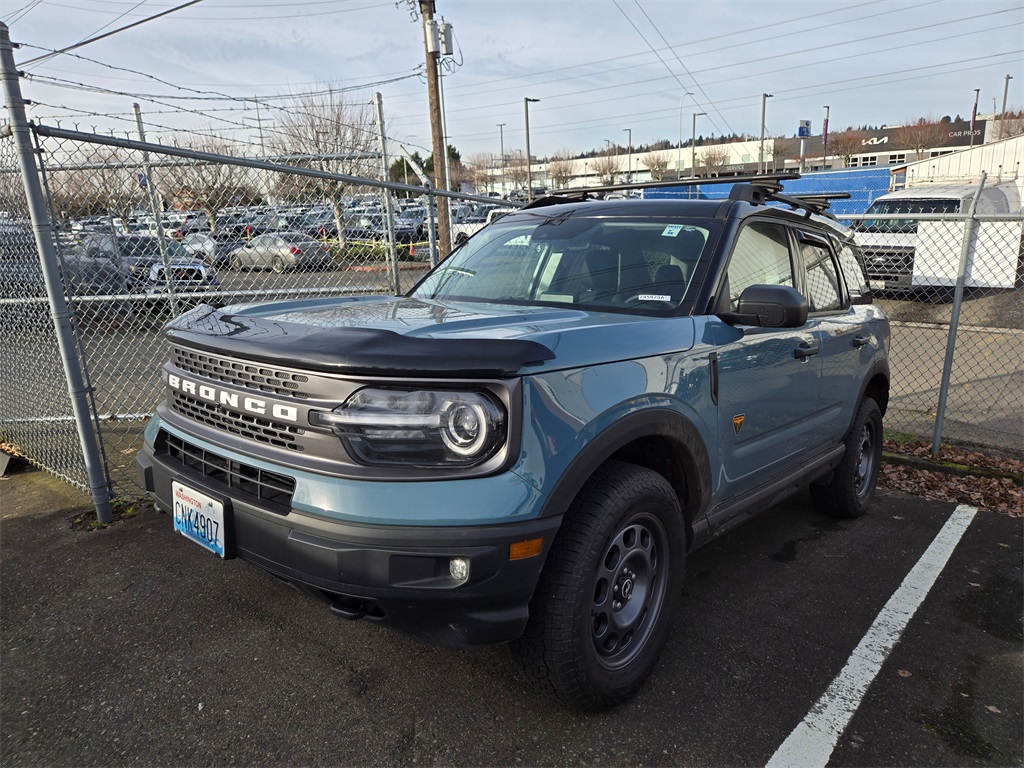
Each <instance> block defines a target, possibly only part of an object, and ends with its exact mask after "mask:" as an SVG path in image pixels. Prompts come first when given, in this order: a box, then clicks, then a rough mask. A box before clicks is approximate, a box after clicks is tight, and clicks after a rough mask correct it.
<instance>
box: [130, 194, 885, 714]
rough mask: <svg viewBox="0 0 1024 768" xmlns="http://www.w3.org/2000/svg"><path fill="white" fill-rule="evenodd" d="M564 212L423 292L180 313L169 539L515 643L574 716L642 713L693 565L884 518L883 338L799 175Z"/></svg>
mask: <svg viewBox="0 0 1024 768" xmlns="http://www.w3.org/2000/svg"><path fill="white" fill-rule="evenodd" d="M587 198H588V193H586V192H579V193H576V194H563V195H560V196H558V195H556V196H551V197H548V198H545V199H542V200H540V201H536V202H534V203H532V204H531V205H528V206H526V207H525V208H523V209H521V210H519V211H517V212H515V213H510V214H508V215H507V216H504V217H502V218H501V219H500V220H498V221H496V222H495V223H493V224H491V225H489V226H487V227H485V228H484V229H482V230H481V231H480V232H478V233H477V234H475V235H474V236H473V237H471V238H470V239H469V240H468V241H467V242H466V243H464V244H463V245H461V246H460V247H459V248H457V249H456V250H455V251H454V252H453V253H452V254H451V255H450V256H449V257H448V258H447V259H445V260H444V261H442V262H441V263H440V264H439V265H438V266H437V267H436V268H435V269H433V270H432V271H431V272H430V273H429V274H427V275H426V277H425V278H424V279H423V280H422V281H421V282H420V283H419V284H418V285H417V286H416V287H415V288H414V289H413V290H412V291H410V292H409V293H408V294H407V295H405V296H401V297H394V296H358V297H345V298H333V299H316V300H297V301H275V302H270V303H262V304H251V305H245V306H235V307H226V308H222V309H216V308H214V307H211V306H206V305H203V306H200V307H197V308H195V309H193V310H192V311H190V312H188V313H187V314H184V315H182V316H181V317H179V318H177V319H176V320H174V321H172V322H171V323H170V324H169V325H168V326H167V328H166V331H165V332H166V334H167V336H168V337H169V338H170V341H171V345H172V356H171V359H170V361H169V362H168V363H167V364H166V365H165V366H164V367H163V371H162V377H163V382H164V384H165V385H166V387H165V388H166V400H165V402H163V403H162V404H161V405H160V406H159V408H158V409H157V413H156V416H155V417H154V418H153V419H152V420H151V422H150V424H149V425H148V428H147V430H146V440H145V448H144V450H143V451H142V453H141V455H140V459H139V462H140V471H141V476H142V480H143V482H144V485H145V487H146V488H147V489H148V490H149V491H151V492H152V494H153V495H154V496H155V500H156V504H157V506H158V507H159V508H160V509H162V510H165V511H167V512H168V513H170V515H171V516H172V518H173V524H174V527H175V528H176V529H177V530H178V531H180V532H181V533H182V534H183V535H184V536H186V537H187V538H189V539H191V540H192V541H194V542H196V543H198V544H200V545H202V546H203V547H205V548H207V549H209V550H211V551H212V552H213V553H215V554H216V555H219V556H220V557H222V558H225V559H227V558H233V557H239V558H241V559H243V560H247V561H249V562H250V563H252V564H254V565H256V566H259V567H260V568H262V569H265V570H266V571H268V572H270V573H271V574H273V575H275V576H277V577H278V578H280V579H283V580H285V581H287V582H289V583H291V584H292V585H294V586H296V587H298V588H299V589H300V590H302V591H304V592H306V593H308V594H310V595H314V596H316V597H319V598H322V599H324V600H326V601H327V602H328V603H329V604H330V606H331V610H332V611H333V612H334V613H335V614H337V615H339V616H342V617H345V618H350V619H355V618H366V619H369V620H373V621H378V622H380V623H382V624H386V625H389V626H391V627H393V628H394V629H397V630H399V631H402V632H405V633H408V634H410V635H413V636H414V637H417V638H420V639H421V640H425V641H428V642H431V643H436V644H440V645H446V646H452V647H457V648H466V647H472V646H478V645H482V644H489V643H499V642H510V643H511V648H512V650H513V652H514V655H515V657H516V658H517V660H518V662H519V665H520V666H521V668H522V670H523V671H524V673H525V675H526V676H527V677H528V678H529V679H530V680H531V681H533V682H534V683H535V684H537V685H538V686H540V687H541V688H543V689H545V690H547V691H549V692H551V693H553V694H555V695H556V696H557V697H559V698H560V699H561V700H563V701H564V702H566V703H567V704H569V705H570V706H573V707H577V708H580V709H584V710H591V711H595V710H601V709H606V708H608V707H610V706H612V705H614V704H615V703H616V702H619V701H621V700H622V699H624V698H625V697H627V696H629V695H630V694H631V693H633V692H634V691H635V690H636V689H637V688H638V687H639V686H640V685H641V684H642V683H643V681H644V679H645V678H646V677H647V675H648V674H649V673H650V671H651V670H652V668H653V666H654V665H655V663H656V661H657V659H658V656H659V654H660V652H661V650H662V648H663V646H664V645H665V642H666V640H667V637H668V633H669V628H670V626H671V620H672V615H673V613H674V611H675V609H676V607H677V604H678V602H679V600H680V595H681V592H682V581H683V570H684V563H685V559H686V555H687V553H688V552H690V551H692V550H693V549H694V548H696V547H698V546H700V545H701V544H702V543H704V542H706V541H708V540H709V539H710V538H712V537H714V536H717V535H719V534H721V533H722V532H724V531H726V530H728V529H730V528H732V527H733V526H735V525H737V524H738V523H740V522H742V521H743V520H745V519H746V518H748V517H749V516H750V515H752V514H754V513H757V512H760V511H761V510H764V509H766V508H767V507H770V506H771V505H773V504H775V503H776V502H778V501H779V500H781V499H783V498H785V497H786V496H788V495H790V494H792V493H794V492H796V491H798V490H800V489H802V488H804V487H806V486H809V487H810V492H811V494H812V496H813V499H814V502H815V503H816V505H817V506H818V507H819V508H820V510H821V511H822V512H824V513H826V514H829V515H835V516H839V517H856V516H858V515H861V514H862V513H864V512H865V510H866V509H867V507H868V505H869V504H870V502H871V499H872V495H873V492H874V486H875V479H876V476H877V473H878V467H879V460H880V455H881V439H882V415H883V414H884V413H885V409H886V404H887V401H888V393H889V368H888V364H887V357H886V355H887V345H888V338H889V328H888V322H887V320H886V319H885V317H884V315H883V314H882V312H881V311H880V310H879V309H878V308H876V307H874V306H873V305H872V304H871V298H870V292H869V289H868V288H867V284H866V280H865V277H864V271H863V267H862V264H861V262H860V259H859V257H858V253H857V250H856V247H855V245H854V243H853V240H852V238H851V237H850V236H849V234H848V233H847V231H846V229H845V228H844V227H842V226H841V225H840V224H838V223H837V222H836V221H835V220H834V219H832V218H830V217H829V216H827V215H823V214H822V210H823V209H824V208H825V207H827V201H822V200H820V199H819V200H809V199H801V198H795V197H789V196H786V195H785V194H784V193H783V190H782V187H781V184H780V182H779V178H778V177H774V178H773V177H759V178H757V179H756V180H754V181H751V182H750V183H740V184H736V185H735V186H733V188H732V191H731V192H730V195H729V197H728V199H720V200H704V199H692V200H689V199H688V200H617V201H600V200H591V199H587Z"/></svg>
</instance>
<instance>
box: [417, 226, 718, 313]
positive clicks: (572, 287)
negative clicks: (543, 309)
mask: <svg viewBox="0 0 1024 768" xmlns="http://www.w3.org/2000/svg"><path fill="white" fill-rule="evenodd" d="M718 226H719V224H718V223H717V222H709V221H706V220H704V219H701V220H699V221H698V220H694V221H693V222H690V223H683V222H682V221H680V220H677V219H654V218H650V219H641V218H628V219H626V218H601V217H597V216H587V215H586V214H585V213H583V212H577V211H570V212H568V213H561V214H556V215H551V214H548V213H544V212H542V211H538V212H535V213H534V212H531V213H523V214H517V215H515V216H512V215H510V216H508V217H506V218H503V219H502V220H501V221H500V222H498V223H495V224H492V225H491V226H489V227H486V228H484V229H483V230H481V231H480V232H479V233H478V234H477V235H476V236H475V237H473V238H472V239H470V240H469V241H467V242H466V244H465V245H463V246H462V247H461V248H459V249H457V250H456V251H455V252H454V253H453V254H452V255H451V256H450V257H449V258H448V259H446V260H445V261H444V262H442V263H441V264H440V265H439V266H438V267H437V269H436V270H435V271H434V272H432V273H431V274H430V275H428V276H427V277H426V278H424V280H423V282H422V283H420V285H419V286H417V288H416V289H415V290H414V292H413V294H412V295H413V296H416V297H418V298H423V299H458V300H463V301H488V302H507V303H516V304H565V305H573V306H577V305H578V306H580V307H581V308H584V309H588V310H600V311H604V310H611V311H625V312H630V311H636V312H638V313H641V314H643V313H663V312H667V311H674V310H675V309H676V308H677V307H678V306H679V305H680V304H681V302H682V301H683V300H684V297H685V295H686V293H687V290H688V288H689V286H690V283H691V282H692V280H693V277H694V274H695V272H696V270H697V268H698V264H699V262H700V260H701V258H702V255H703V253H704V250H705V245H706V243H707V242H708V240H709V237H710V236H711V234H712V231H713V230H714V229H715V228H717V227H718Z"/></svg>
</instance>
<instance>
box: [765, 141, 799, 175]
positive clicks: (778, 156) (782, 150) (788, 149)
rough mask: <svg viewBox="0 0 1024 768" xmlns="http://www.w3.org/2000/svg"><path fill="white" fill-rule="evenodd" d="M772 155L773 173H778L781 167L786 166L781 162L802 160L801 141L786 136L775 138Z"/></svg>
mask: <svg viewBox="0 0 1024 768" xmlns="http://www.w3.org/2000/svg"><path fill="white" fill-rule="evenodd" d="M771 155H772V172H773V173H777V172H778V170H779V166H780V165H782V166H784V165H785V163H780V162H779V161H780V160H792V159H797V160H799V159H800V140H799V139H794V138H790V137H786V136H775V137H774V138H772V145H771Z"/></svg>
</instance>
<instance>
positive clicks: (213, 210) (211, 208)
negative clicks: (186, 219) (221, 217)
mask: <svg viewBox="0 0 1024 768" xmlns="http://www.w3.org/2000/svg"><path fill="white" fill-rule="evenodd" d="M185 146H187V147H188V148H189V149H194V150H196V151H197V152H208V153H210V154H215V155H225V156H231V155H234V154H236V148H235V146H234V145H233V144H232V143H231V142H229V141H228V140H227V139H225V138H222V137H218V136H216V135H214V136H210V137H202V138H197V139H194V140H192V141H190V142H188V143H187V144H186V145H185ZM251 174H255V172H253V171H249V172H248V173H247V171H246V169H244V168H241V167H239V166H237V165H230V164H228V163H208V162H196V163H189V164H178V165H172V166H170V167H169V168H166V169H164V174H163V176H164V183H163V187H164V188H163V189H162V190H161V192H162V193H163V194H164V195H165V196H166V197H167V199H168V200H169V201H171V202H172V204H173V205H174V206H175V207H177V208H181V209H184V210H192V209H199V210H201V211H203V212H204V213H205V214H206V215H207V217H208V218H209V225H210V229H214V228H215V227H216V226H217V211H218V210H220V209H221V208H223V207H225V206H228V205H240V204H244V203H248V202H251V201H253V200H255V199H258V198H260V197H262V195H260V194H259V193H258V192H257V191H256V190H257V187H258V186H259V183H260V182H259V179H258V178H256V177H255V176H254V175H251Z"/></svg>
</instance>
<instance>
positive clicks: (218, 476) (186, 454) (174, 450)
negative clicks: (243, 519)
mask: <svg viewBox="0 0 1024 768" xmlns="http://www.w3.org/2000/svg"><path fill="white" fill-rule="evenodd" d="M156 452H157V454H158V455H162V456H165V457H166V458H167V459H170V460H172V461H175V462H177V463H179V464H181V465H182V466H183V467H185V468H187V469H190V470H192V471H193V472H197V473H199V474H200V475H202V476H203V477H204V478H206V480H207V481H208V482H210V483H212V484H214V485H219V486H222V487H223V488H225V489H230V490H231V493H230V494H227V495H230V496H235V497H245V498H247V499H249V500H252V501H255V502H258V503H259V504H260V505H262V506H264V507H267V508H268V509H269V510H271V511H273V512H277V513H278V514H288V512H289V511H291V507H292V496H293V495H294V493H295V479H294V478H291V477H288V476H287V475H281V474H278V473H276V472H268V471H266V470H265V469H259V468H258V467H253V466H250V465H249V464H243V463H242V462H240V461H232V460H231V459H226V458H224V457H223V456H219V455H217V454H215V453H212V452H210V451H207V450H206V449H205V448H200V447H199V446H197V445H193V444H192V443H190V442H188V441H186V440H182V439H181V438H180V437H177V436H175V435H172V434H171V433H170V432H166V431H164V430H160V434H159V435H158V436H157V441H156Z"/></svg>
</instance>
